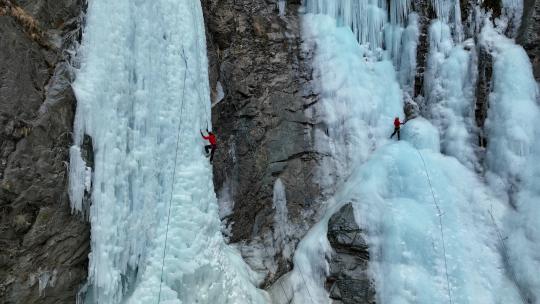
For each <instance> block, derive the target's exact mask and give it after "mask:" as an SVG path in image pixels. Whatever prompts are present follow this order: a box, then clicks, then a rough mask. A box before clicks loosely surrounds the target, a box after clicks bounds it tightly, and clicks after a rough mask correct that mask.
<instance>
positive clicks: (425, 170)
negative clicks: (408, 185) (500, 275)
mask: <svg viewBox="0 0 540 304" xmlns="http://www.w3.org/2000/svg"><path fill="white" fill-rule="evenodd" d="M415 150H416V152H417V153H418V155H419V156H420V159H421V160H422V164H424V172H425V173H426V177H427V180H428V183H429V189H430V190H431V196H432V197H433V203H434V205H435V208H436V209H437V216H438V217H439V229H440V231H441V240H442V247H443V257H444V272H445V274H446V288H447V290H448V299H449V301H450V304H452V303H454V302H453V300H452V291H451V290H450V280H449V278H448V261H447V259H446V244H445V241H444V231H443V224H442V216H443V214H442V212H441V208H440V207H439V203H437V199H436V198H435V192H433V185H432V184H431V178H430V177H429V173H428V170H427V166H426V162H425V160H424V157H423V156H422V153H420V151H419V150H418V149H415Z"/></svg>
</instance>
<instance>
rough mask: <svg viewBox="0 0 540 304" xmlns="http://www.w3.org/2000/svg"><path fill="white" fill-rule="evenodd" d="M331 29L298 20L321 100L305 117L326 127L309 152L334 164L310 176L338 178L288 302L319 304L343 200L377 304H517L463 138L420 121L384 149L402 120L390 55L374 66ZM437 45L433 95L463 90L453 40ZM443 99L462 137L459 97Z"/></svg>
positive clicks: (302, 250) (465, 110)
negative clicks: (359, 234)
mask: <svg viewBox="0 0 540 304" xmlns="http://www.w3.org/2000/svg"><path fill="white" fill-rule="evenodd" d="M333 20H334V19H333V18H329V17H328V16H323V15H313V14H307V15H306V16H305V17H304V38H305V39H306V45H307V47H309V48H313V49H314V50H315V51H314V52H315V55H314V67H315V75H316V77H317V78H319V79H320V87H319V89H320V91H321V96H323V98H322V99H321V101H320V105H318V106H317V107H315V108H314V110H313V112H314V117H319V118H321V121H323V122H324V123H325V124H326V126H327V127H328V131H327V132H326V133H327V135H325V134H323V133H324V132H321V133H319V134H317V137H316V138H318V139H320V141H321V142H323V143H324V142H328V143H329V144H328V146H324V145H319V148H326V149H327V150H326V151H329V152H330V153H331V155H333V156H334V158H335V159H334V160H335V163H330V162H329V163H326V164H323V168H322V169H321V172H322V173H324V172H335V171H336V170H335V168H338V169H339V170H337V172H339V174H340V177H339V178H335V179H332V180H333V181H334V182H336V184H337V185H338V191H337V193H336V194H335V196H334V197H333V198H332V199H330V200H329V201H328V203H327V211H326V213H325V215H324V216H323V218H322V220H321V221H320V222H319V223H318V224H316V225H315V226H314V227H313V228H312V229H311V230H310V231H309V233H308V234H307V235H306V237H305V238H304V239H303V240H302V241H301V242H300V244H299V246H298V248H297V251H296V253H295V256H294V262H295V268H294V271H293V272H292V273H291V274H290V275H289V276H288V277H287V280H288V283H289V284H288V286H291V292H294V293H293V296H292V298H293V299H294V301H293V303H308V302H315V303H329V302H330V299H329V298H328V295H327V294H326V291H325V289H324V283H325V276H326V275H327V272H328V265H327V263H326V262H325V260H324V258H325V257H328V256H329V255H330V254H331V248H330V246H329V244H328V241H327V239H326V232H327V231H326V230H327V224H328V219H329V217H330V216H331V215H332V213H333V212H334V211H335V210H337V209H338V208H339V206H341V204H343V203H347V202H352V203H353V206H354V208H355V218H356V220H357V223H358V224H359V225H360V227H361V228H362V229H364V230H365V231H366V237H367V241H368V242H369V245H370V254H371V262H370V271H371V273H372V276H373V278H374V279H375V283H376V288H377V299H378V303H430V304H431V303H450V302H451V303H520V302H521V298H520V294H519V292H518V288H517V287H516V285H515V284H514V282H513V281H512V279H511V277H510V276H508V274H507V271H506V268H505V258H504V255H503V254H501V243H500V239H499V238H498V234H497V227H501V225H502V222H503V217H504V216H506V215H507V214H508V212H509V208H508V207H507V205H506V204H505V202H504V201H501V200H499V199H498V198H497V197H496V196H495V195H493V192H492V190H491V188H489V187H488V186H486V185H485V183H484V182H483V180H482V179H481V178H479V177H478V176H477V175H476V173H475V171H474V170H473V167H474V166H471V163H470V162H468V161H467V160H470V159H472V158H468V157H469V156H471V155H473V153H472V151H471V150H470V148H471V144H470V141H469V140H468V139H467V137H466V136H457V137H452V136H449V135H448V134H446V133H442V132H441V128H436V127H435V126H433V125H432V124H431V123H430V121H428V120H426V119H423V118H417V119H414V120H411V121H409V122H408V123H407V124H406V125H405V126H403V127H402V141H401V142H396V141H395V140H392V141H389V140H388V136H389V135H390V133H391V132H392V129H393V125H392V121H393V117H394V116H400V117H401V118H402V119H403V116H402V115H403V114H402V107H403V103H402V96H401V91H400V90H399V88H398V87H399V86H398V80H397V79H396V73H395V72H394V68H393V67H392V62H391V61H390V60H391V58H389V59H388V60H382V61H379V60H377V58H378V56H377V54H376V53H373V52H371V51H370V48H369V47H367V46H365V45H358V44H357V43H356V42H355V41H354V40H355V39H356V38H357V37H355V36H354V34H353V33H351V32H350V30H348V29H347V28H345V27H336V22H335V21H333ZM455 30H456V29H454V31H455ZM448 31H449V34H451V31H452V29H451V28H450V27H448ZM447 37H448V38H444V37H441V39H439V41H441V42H442V43H450V44H449V45H448V48H447V51H445V50H443V49H440V48H439V49H437V50H436V51H437V52H441V53H442V55H441V56H443V57H442V61H439V62H438V63H437V64H439V63H440V66H439V67H440V68H438V69H439V71H440V73H438V75H441V76H442V77H443V78H439V80H442V81H446V82H447V83H446V84H445V86H446V87H445V88H444V90H447V92H449V91H450V90H452V89H453V90H454V91H455V90H458V89H460V88H462V87H463V83H464V82H466V79H463V78H458V79H456V80H455V82H454V83H448V81H449V80H448V79H449V78H450V74H452V73H454V72H456V71H458V72H459V73H461V74H460V75H464V76H463V77H465V74H466V68H465V67H464V65H465V64H466V62H468V61H469V60H470V59H469V57H468V54H467V53H466V52H465V50H463V49H462V47H461V46H460V47H459V48H454V44H453V42H452V41H454V40H455V41H459V38H456V37H454V38H450V36H447ZM443 38H444V39H443ZM450 39H452V40H450ZM448 41H449V42H448ZM314 46H316V47H314ZM454 53H455V54H454ZM445 79H446V80H445ZM443 87H444V86H443ZM456 87H457V89H456ZM454 93H455V94H461V95H452V94H454ZM452 94H447V95H444V96H443V98H441V99H439V101H440V100H446V103H447V104H448V106H447V110H446V111H447V112H448V113H447V114H446V115H448V116H447V117H450V118H448V119H451V122H452V123H453V125H454V126H455V127H456V128H461V130H463V131H459V132H464V133H467V132H466V131H468V129H467V125H466V123H465V122H464V118H465V117H470V116H469V115H470V112H469V111H470V105H467V104H466V101H463V100H462V98H463V91H462V90H461V91H457V92H452ZM440 134H442V136H440ZM325 136H327V138H325ZM452 140H453V141H454V142H456V143H458V144H459V143H462V144H461V145H458V147H457V149H461V150H463V151H459V150H458V151H456V153H455V155H456V156H457V157H458V158H460V159H459V160H458V159H456V158H455V157H453V156H445V155H443V154H441V147H443V151H446V150H447V149H444V147H445V145H444V143H445V142H448V141H452ZM458 152H459V153H458ZM449 154H451V153H449ZM461 155H463V156H465V157H463V158H461V157H460V156H461ZM460 161H461V162H460ZM464 164H465V165H464ZM325 166H326V167H325ZM322 176H324V174H322ZM324 181H325V180H324V179H323V182H324ZM327 182H328V184H331V182H329V181H327ZM323 184H324V183H323Z"/></svg>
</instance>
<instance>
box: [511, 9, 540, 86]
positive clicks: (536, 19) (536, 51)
mask: <svg viewBox="0 0 540 304" xmlns="http://www.w3.org/2000/svg"><path fill="white" fill-rule="evenodd" d="M517 42H518V43H519V44H521V45H522V46H523V48H524V49H525V50H526V51H527V54H529V57H530V58H531V62H532V65H533V71H534V77H535V78H536V81H540V1H539V0H524V1H523V17H522V19H521V28H520V30H519V32H518V37H517Z"/></svg>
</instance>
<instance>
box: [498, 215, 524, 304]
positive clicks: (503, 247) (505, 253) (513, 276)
mask: <svg viewBox="0 0 540 304" xmlns="http://www.w3.org/2000/svg"><path fill="white" fill-rule="evenodd" d="M491 208H493V206H492V207H491ZM488 212H489V215H490V216H491V221H492V222H493V226H495V231H497V238H498V239H499V243H500V246H501V250H502V256H503V259H504V263H505V264H506V265H505V266H506V268H507V271H508V272H509V273H510V276H511V279H512V281H514V284H515V285H516V288H517V290H518V293H519V297H520V298H521V301H522V302H523V303H524V304H527V303H530V302H528V301H527V300H526V299H525V296H524V295H523V291H522V290H521V288H519V284H518V282H517V278H516V274H515V273H514V271H512V270H511V269H508V268H510V262H509V261H508V260H509V259H508V248H507V247H506V243H505V242H504V238H503V236H502V233H501V231H500V229H499V226H497V223H496V222H495V217H494V216H493V211H492V210H489V211H488Z"/></svg>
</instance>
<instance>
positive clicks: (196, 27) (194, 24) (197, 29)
mask: <svg viewBox="0 0 540 304" xmlns="http://www.w3.org/2000/svg"><path fill="white" fill-rule="evenodd" d="M194 3H195V1H191V6H192V9H191V11H196V9H195V7H193V5H194ZM192 20H193V29H194V30H195V37H201V35H200V33H199V27H198V26H197V23H196V19H195V18H192ZM202 37H204V35H202ZM195 50H196V51H197V54H200V53H201V46H200V44H199V39H195ZM197 75H199V74H197ZM201 83H204V82H203V81H197V97H198V98H199V99H198V100H199V101H200V102H202V99H201ZM203 109H204V115H205V121H206V130H208V126H209V125H210V117H209V115H208V110H207V109H206V105H204V104H203Z"/></svg>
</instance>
